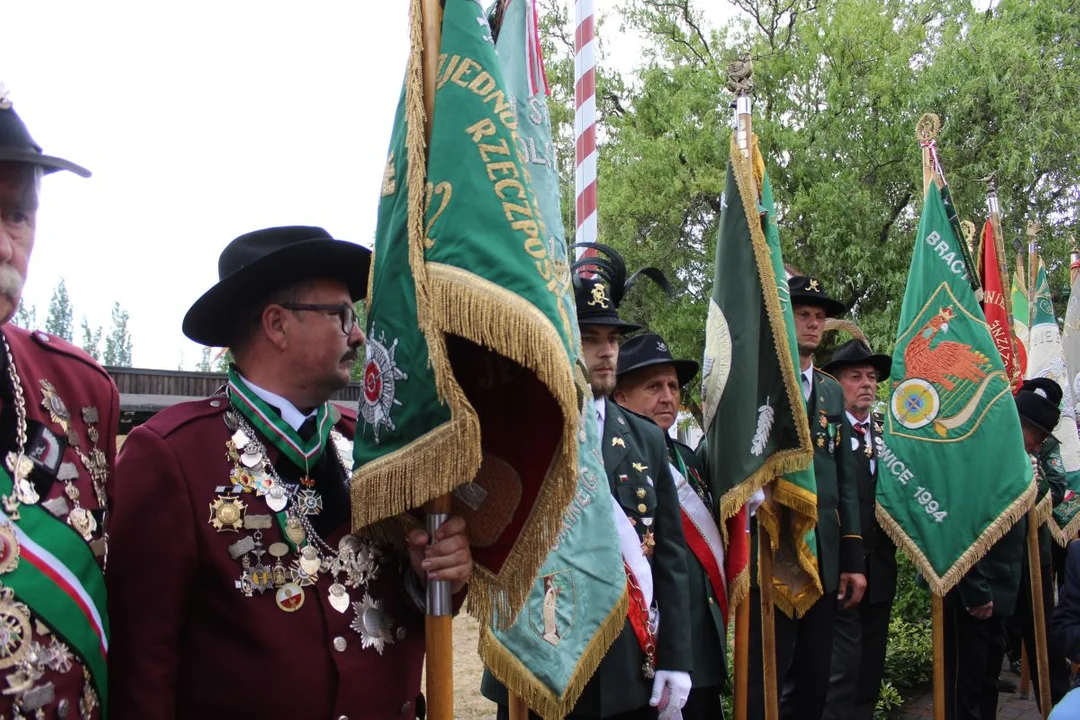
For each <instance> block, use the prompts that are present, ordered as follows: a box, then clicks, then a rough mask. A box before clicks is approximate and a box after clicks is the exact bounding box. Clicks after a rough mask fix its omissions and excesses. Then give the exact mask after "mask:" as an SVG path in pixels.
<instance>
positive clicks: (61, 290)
mask: <svg viewBox="0 0 1080 720" xmlns="http://www.w3.org/2000/svg"><path fill="white" fill-rule="evenodd" d="M45 332H48V333H52V334H53V335H56V336H57V337H60V338H63V339H64V340H67V341H68V342H73V341H74V338H75V328H74V325H73V322H72V311H71V299H70V298H68V291H67V285H66V284H65V283H64V278H60V282H58V283H57V284H56V289H54V290H53V294H52V299H51V300H49V317H48V318H46V320H45Z"/></svg>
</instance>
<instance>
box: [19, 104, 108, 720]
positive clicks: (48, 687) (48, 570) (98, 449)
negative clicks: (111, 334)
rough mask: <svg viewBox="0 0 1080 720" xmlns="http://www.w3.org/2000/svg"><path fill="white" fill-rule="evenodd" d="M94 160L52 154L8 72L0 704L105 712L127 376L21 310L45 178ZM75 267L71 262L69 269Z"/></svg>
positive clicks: (55, 713) (33, 712) (78, 170)
mask: <svg viewBox="0 0 1080 720" xmlns="http://www.w3.org/2000/svg"><path fill="white" fill-rule="evenodd" d="M61 170H65V171H69V172H73V173H75V174H76V175H79V176H81V177H89V176H90V172H89V171H88V170H86V169H85V168H82V167H80V166H79V165H76V164H75V163H73V162H69V161H67V160H64V159H62V158H58V157H54V156H51V155H45V154H44V153H43V152H42V149H41V146H40V145H38V144H37V143H36V142H35V141H34V139H33V138H32V137H31V136H30V133H29V131H28V130H27V128H26V125H25V124H24V123H23V121H22V120H21V119H20V118H19V116H18V114H17V113H16V112H15V108H14V107H13V105H12V102H11V100H10V98H9V97H8V95H7V93H6V92H5V90H4V87H3V85H0V323H3V327H2V330H0V344H2V345H3V348H2V349H0V457H2V458H5V459H6V462H5V463H4V464H3V466H2V469H0V496H2V498H3V504H2V508H3V509H2V512H0V623H2V626H3V631H2V632H0V677H2V678H3V680H4V682H2V683H0V685H2V686H3V687H4V688H5V689H4V692H3V694H0V717H5V718H11V717H50V718H52V717H79V716H80V715H81V717H84V718H98V717H100V716H101V713H102V705H103V704H104V703H105V702H106V699H107V698H106V695H107V689H108V668H107V663H106V654H107V647H108V630H107V628H108V618H107V608H106V600H105V581H104V578H103V569H104V565H105V551H106V525H105V521H106V506H107V502H106V494H105V483H106V482H107V481H108V479H109V477H110V475H111V474H112V470H113V459H114V456H115V451H116V428H117V424H118V420H119V413H120V402H119V396H118V395H117V392H116V386H115V385H114V384H113V382H112V380H111V379H110V378H109V376H108V374H106V373H105V371H104V370H102V369H101V367H100V366H99V365H98V364H97V363H96V362H94V361H93V360H92V359H91V358H90V357H89V356H87V354H86V353H84V352H83V351H82V350H80V349H78V348H76V347H74V346H73V345H71V344H70V343H68V342H66V341H64V340H63V339H61V338H59V337H56V336H55V335H49V334H46V333H43V332H40V331H37V332H33V333H31V332H28V331H26V330H23V329H21V328H18V327H15V325H13V324H12V322H11V319H12V317H13V316H14V315H15V311H16V309H17V308H18V306H19V299H20V298H21V296H22V290H23V284H24V282H25V280H26V275H27V271H28V266H29V262H30V253H31V251H32V250H33V247H34V239H35V234H36V233H35V231H36V227H37V214H38V193H39V191H40V189H41V186H42V177H43V176H45V175H48V174H51V173H54V172H58V171H61ZM69 270H70V268H69Z"/></svg>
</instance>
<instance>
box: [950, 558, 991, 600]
mask: <svg viewBox="0 0 1080 720" xmlns="http://www.w3.org/2000/svg"><path fill="white" fill-rule="evenodd" d="M956 591H957V592H958V593H960V600H961V601H962V602H963V603H964V607H966V608H977V607H982V606H983V605H986V604H987V603H988V602H990V601H991V600H993V599H994V594H993V592H992V591H991V590H990V583H989V581H987V579H986V576H985V575H984V574H983V571H982V569H981V568H980V567H979V563H975V565H974V566H973V567H972V568H971V569H970V570H968V571H967V574H966V575H964V577H962V578H961V579H960V582H959V583H957V584H956Z"/></svg>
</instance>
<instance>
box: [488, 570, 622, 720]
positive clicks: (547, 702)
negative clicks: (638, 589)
mask: <svg viewBox="0 0 1080 720" xmlns="http://www.w3.org/2000/svg"><path fill="white" fill-rule="evenodd" d="M628 602H629V600H628V598H627V593H626V590H625V586H624V590H623V593H622V596H621V597H620V598H619V601H618V602H617V603H615V607H613V608H612V609H611V612H610V613H608V616H607V617H606V618H604V620H603V622H601V623H600V627H599V629H598V630H597V632H596V634H595V635H593V638H592V640H590V641H589V645H588V647H586V648H585V651H584V652H583V653H582V654H581V657H580V658H578V663H577V666H576V667H575V668H574V670H573V672H572V673H571V674H570V678H571V679H570V682H569V683H568V684H567V686H566V689H565V690H564V691H563V694H562V696H561V697H556V696H555V695H553V694H552V692H551V690H550V688H548V687H547V686H546V685H544V683H543V682H541V681H540V680H539V679H537V677H536V676H535V675H533V673H532V671H531V670H530V669H529V668H527V667H526V666H525V665H524V664H522V662H521V661H520V660H519V659H518V658H517V657H516V656H515V655H514V654H513V653H512V652H511V651H510V650H508V649H507V648H506V646H505V645H503V644H502V643H501V642H499V639H498V638H497V637H495V636H494V635H493V634H492V633H491V630H490V629H489V628H488V627H487V626H486V625H482V626H481V627H480V643H479V651H480V659H481V660H482V661H483V663H484V665H486V666H487V668H488V669H489V670H491V674H492V675H494V676H495V679H497V680H498V681H499V682H501V683H502V684H503V685H505V686H506V689H507V690H508V691H509V692H512V693H514V694H515V695H517V696H519V697H521V698H522V699H523V700H524V701H525V704H526V705H528V706H529V709H530V710H532V711H533V712H535V713H536V714H537V715H539V716H540V717H542V718H544V720H561V719H562V718H565V717H566V716H567V715H569V714H570V711H571V710H573V709H574V705H576V704H577V701H578V699H579V698H580V697H581V693H582V691H584V690H585V685H586V684H588V681H589V679H590V678H591V677H592V675H593V673H594V672H596V669H597V668H598V667H600V661H601V660H603V659H604V656H605V655H607V651H608V649H610V648H611V644H612V643H614V642H615V640H616V639H617V638H618V637H619V635H620V634H622V631H623V627H624V626H625V624H626V612H627V605H628Z"/></svg>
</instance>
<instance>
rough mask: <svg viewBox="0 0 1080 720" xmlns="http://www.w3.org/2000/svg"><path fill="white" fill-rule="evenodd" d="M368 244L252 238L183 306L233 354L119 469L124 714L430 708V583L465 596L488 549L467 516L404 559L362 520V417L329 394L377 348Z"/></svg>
mask: <svg viewBox="0 0 1080 720" xmlns="http://www.w3.org/2000/svg"><path fill="white" fill-rule="evenodd" d="M369 256H370V253H369V252H368V250H367V249H365V248H363V247H361V246H359V245H355V244H353V243H348V242H344V241H341V240H336V239H334V238H332V237H331V236H330V235H329V233H327V232H326V231H325V230H323V229H322V228H317V227H280V228H269V229H266V230H259V231H256V232H252V233H248V234H247V235H243V236H241V237H239V238H237V239H236V240H233V241H232V242H231V243H230V244H229V245H228V246H227V247H226V248H225V250H224V252H222V254H221V258H220V260H219V262H218V273H219V277H220V280H219V282H218V283H217V284H216V285H214V286H213V287H212V288H210V290H208V291H207V292H206V293H204V294H203V295H202V297H200V298H199V299H198V300H196V301H195V303H194V304H193V305H192V306H191V309H190V310H189V311H188V313H187V316H186V317H185V318H184V326H183V327H184V333H185V334H186V335H187V336H188V337H189V338H191V339H192V340H195V341H196V342H200V343H203V344H205V345H215V346H227V347H229V349H230V351H231V352H232V356H233V359H234V361H235V364H234V365H233V366H232V367H230V369H229V383H228V385H227V388H226V389H225V391H224V392H223V393H220V394H217V395H214V396H212V397H210V398H207V399H205V400H198V401H194V402H187V403H180V404H178V405H174V406H172V407H170V408H168V409H166V410H164V411H163V412H161V413H159V414H158V415H156V416H154V418H153V419H151V420H150V421H149V422H147V423H146V424H144V425H141V426H140V427H138V428H136V429H135V430H134V431H133V432H132V433H131V434H130V435H129V436H128V439H127V441H126V442H125V443H124V451H123V453H122V455H121V457H120V459H119V461H118V463H117V477H116V481H115V483H114V484H113V486H112V488H111V493H110V497H111V498H112V500H113V503H114V507H113V517H112V521H111V523H110V533H111V536H112V542H113V548H114V549H113V552H112V554H111V555H110V557H109V576H108V583H109V606H110V610H111V611H112V617H113V624H112V630H113V645H112V648H111V653H110V656H111V657H110V661H111V662H112V667H113V676H112V677H113V682H112V716H113V717H114V718H164V717H169V718H192V719H194V718H219V717H229V716H231V715H235V714H236V713H237V712H238V708H242V714H243V715H245V716H251V717H293V718H316V717H318V718H329V717H335V718H338V717H416V716H417V712H418V708H417V703H418V698H419V696H420V673H421V668H422V664H423V657H424V606H425V603H424V587H425V585H426V582H427V580H428V579H431V578H435V579H442V580H448V581H450V582H451V587H452V590H453V591H454V593H455V594H457V595H458V598H457V599H458V600H459V601H460V599H461V598H460V593H461V592H462V591H463V589H464V587H465V583H466V582H467V581H468V579H469V575H470V573H471V570H472V560H471V554H470V550H469V544H468V538H467V537H466V535H465V524H464V522H463V520H462V519H461V518H451V519H449V520H448V521H447V522H446V523H445V524H443V525H442V527H441V528H440V529H439V530H438V531H437V532H436V539H437V540H438V542H437V543H435V544H430V543H429V542H428V537H427V534H426V533H425V532H423V531H420V530H414V531H413V532H412V533H410V534H409V535H408V536H407V538H404V540H405V541H406V542H405V543H401V544H403V545H404V544H407V546H408V557H407V558H406V557H405V554H404V553H402V552H400V551H398V550H396V549H395V548H394V547H393V546H385V545H380V544H376V543H374V542H372V541H370V540H368V539H365V538H361V537H359V536H356V535H352V534H350V497H349V478H350V475H351V470H352V441H351V438H352V437H353V433H354V431H355V428H356V416H355V414H353V413H351V412H348V411H345V410H342V409H340V408H338V407H336V406H334V405H331V404H330V403H329V399H330V397H331V395H332V394H333V393H334V392H335V391H337V390H339V389H341V388H343V387H345V386H346V385H347V384H348V383H349V378H350V371H351V370H352V367H353V365H354V364H355V362H356V359H357V353H358V351H359V349H360V346H361V345H362V344H363V343H364V334H363V332H362V331H361V329H360V327H359V326H358V325H357V324H356V315H355V314H354V312H353V303H354V302H356V301H357V300H359V299H361V298H363V297H364V293H365V288H366V287H367V273H368V265H369ZM425 555H426V557H425ZM147 591H149V595H148V592H147ZM275 678H280V679H281V682H278V684H277V685H275V684H274V683H275ZM283 683H284V684H283Z"/></svg>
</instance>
